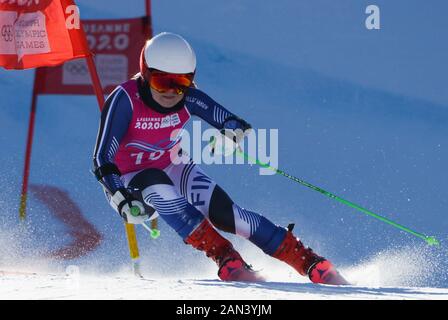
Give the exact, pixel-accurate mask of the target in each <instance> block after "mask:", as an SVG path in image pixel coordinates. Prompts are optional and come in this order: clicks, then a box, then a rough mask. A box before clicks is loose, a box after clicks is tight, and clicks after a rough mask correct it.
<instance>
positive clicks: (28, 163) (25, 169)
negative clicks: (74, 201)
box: [19, 75, 37, 221]
mask: <svg viewBox="0 0 448 320" xmlns="http://www.w3.org/2000/svg"><path fill="white" fill-rule="evenodd" d="M36 88H37V83H36V75H35V76H34V85H33V97H32V99H31V110H30V118H29V123H28V134H27V141H26V151H25V163H24V166H23V178H22V193H21V195H20V207H19V219H20V221H24V220H25V218H26V202H27V198H28V184H29V177H30V166H31V149H32V147H33V138H34V124H35V122H36V109H37V89H36Z"/></svg>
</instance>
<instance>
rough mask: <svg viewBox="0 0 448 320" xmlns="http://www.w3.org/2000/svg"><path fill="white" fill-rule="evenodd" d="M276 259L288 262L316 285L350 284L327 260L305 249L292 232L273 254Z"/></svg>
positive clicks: (289, 232) (288, 233)
mask: <svg viewBox="0 0 448 320" xmlns="http://www.w3.org/2000/svg"><path fill="white" fill-rule="evenodd" d="M273 257H274V258H277V259H279V260H281V261H284V262H286V263H287V264H288V265H290V266H291V267H293V268H294V269H295V270H296V271H297V272H298V273H300V274H301V275H302V276H306V275H308V277H309V278H310V280H311V281H312V282H314V283H324V284H333V285H347V284H349V283H348V282H347V280H345V279H344V278H343V277H342V276H341V275H340V274H339V273H338V272H337V271H336V269H335V268H334V267H333V265H332V264H331V263H330V262H329V261H328V260H326V259H325V258H323V257H321V256H318V255H317V254H315V253H314V252H313V250H311V249H310V248H307V247H305V246H304V245H303V244H302V242H301V241H300V240H299V239H297V238H296V237H295V236H294V235H293V234H292V232H291V231H288V232H287V234H286V237H285V239H284V240H283V242H282V243H281V244H280V246H279V247H278V249H277V251H275V253H274V254H273Z"/></svg>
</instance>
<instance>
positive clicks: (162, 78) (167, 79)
mask: <svg viewBox="0 0 448 320" xmlns="http://www.w3.org/2000/svg"><path fill="white" fill-rule="evenodd" d="M149 75H150V77H149V85H150V87H151V88H153V89H154V90H156V91H157V92H160V93H165V92H168V91H170V90H174V92H176V93H177V94H179V95H180V94H184V93H185V91H187V89H188V88H189V87H190V86H191V84H192V83H193V78H194V74H193V73H187V74H176V73H167V72H163V71H159V70H155V69H152V70H151V71H150V72H149Z"/></svg>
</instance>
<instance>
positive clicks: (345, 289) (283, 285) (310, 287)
mask: <svg viewBox="0 0 448 320" xmlns="http://www.w3.org/2000/svg"><path fill="white" fill-rule="evenodd" d="M193 282H194V283H195V284H197V285H202V286H210V287H215V288H216V287H226V288H238V289H261V290H272V291H283V292H289V293H308V294H318V295H319V294H323V295H329V296H331V295H334V296H341V295H346V296H347V297H350V296H352V297H356V296H359V295H362V296H367V295H372V296H375V297H376V298H381V296H385V297H390V298H411V299H412V298H416V295H417V296H422V295H425V296H426V298H429V299H431V298H432V299H437V298H438V296H446V293H443V292H428V291H425V292H422V291H419V290H418V288H399V287H397V288H396V287H378V288H374V287H360V286H329V285H317V284H312V283H292V282H269V281H268V282H256V283H248V282H222V281H220V280H208V279H205V280H194V281H193Z"/></svg>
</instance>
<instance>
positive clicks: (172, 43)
mask: <svg viewBox="0 0 448 320" xmlns="http://www.w3.org/2000/svg"><path fill="white" fill-rule="evenodd" d="M149 68H151V69H157V70H160V71H164V72H169V73H177V74H185V73H194V72H195V70H196V55H195V53H194V51H193V49H192V48H191V46H190V44H189V43H188V42H187V41H186V40H185V39H184V38H182V37H181V36H179V35H177V34H174V33H170V32H162V33H160V34H158V35H156V36H155V37H153V38H152V39H150V40H148V41H147V42H146V44H145V45H144V46H143V49H142V52H141V54H140V73H141V74H142V75H143V77H144V78H145V79H148V77H147V70H148V69H149Z"/></svg>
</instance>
